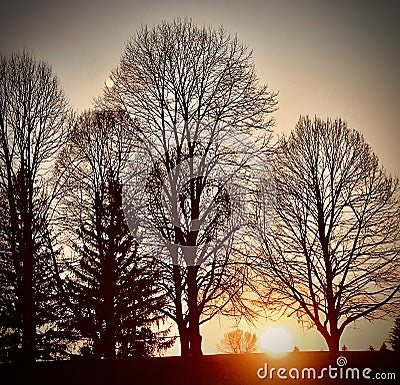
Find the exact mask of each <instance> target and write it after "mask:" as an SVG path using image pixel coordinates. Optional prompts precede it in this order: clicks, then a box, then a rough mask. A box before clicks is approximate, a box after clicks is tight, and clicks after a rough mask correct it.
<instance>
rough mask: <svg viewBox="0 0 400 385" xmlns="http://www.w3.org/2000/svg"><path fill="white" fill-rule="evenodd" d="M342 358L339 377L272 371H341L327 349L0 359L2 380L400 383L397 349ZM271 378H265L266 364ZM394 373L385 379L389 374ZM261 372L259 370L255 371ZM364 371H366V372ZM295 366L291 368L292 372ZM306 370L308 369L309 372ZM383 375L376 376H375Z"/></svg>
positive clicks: (63, 383) (59, 384)
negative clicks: (355, 371) (355, 374)
mask: <svg viewBox="0 0 400 385" xmlns="http://www.w3.org/2000/svg"><path fill="white" fill-rule="evenodd" d="M340 355H341V356H344V357H345V358H346V359H347V364H346V365H344V366H342V368H343V371H342V379H339V378H336V379H334V380H331V379H329V374H328V370H325V372H324V377H323V378H322V379H318V378H316V379H308V373H307V372H305V378H306V380H302V379H301V378H300V379H290V378H288V379H279V378H278V376H277V371H278V369H279V368H281V367H283V368H286V372H285V373H283V372H281V375H283V376H285V375H286V376H289V370H290V369H291V368H297V369H298V370H299V376H300V377H301V375H302V374H301V373H302V369H303V368H311V367H313V368H315V370H316V376H317V377H318V376H319V375H320V373H321V369H322V368H324V367H327V368H329V364H330V362H331V366H332V368H333V372H332V374H335V371H337V375H338V377H340V370H339V369H335V368H340V367H339V366H338V364H337V363H336V359H334V358H333V360H330V355H329V353H328V352H299V353H289V354H287V355H285V356H283V357H275V358H274V357H272V356H268V355H266V354H263V353H254V354H243V355H242V354H238V355H210V356H204V357H202V358H201V360H200V361H199V362H197V363H191V362H189V361H187V360H184V359H181V358H179V357H162V358H152V359H148V360H118V361H115V362H113V363H111V362H106V361H103V360H88V359H75V360H71V361H58V362H38V363H36V364H35V365H34V366H33V367H32V368H30V369H28V368H26V367H21V366H18V365H16V364H2V365H0V384H1V385H3V384H4V385H13V384H21V385H22V384H23V385H25V384H26V385H31V384H32V385H36V384H40V385H50V384H51V385H53V384H54V385H67V384H68V385H80V384H82V385H83V384H85V385H89V384H96V385H108V384H110V385H111V384H112V385H114V384H115V385H128V384H129V385H139V384H149V385H152V384H154V385H155V384H157V385H158V384H162V385H252V384H258V385H260V384H265V385H267V384H282V385H284V384H355V385H361V384H371V383H372V384H400V354H399V353H394V352H392V351H388V352H341V353H340ZM265 364H267V367H268V373H269V375H268V378H265V379H259V378H258V377H257V371H258V369H259V368H263V367H264V366H265ZM273 367H274V368H276V370H275V371H274V372H273V379H271V378H270V370H271V368H273ZM348 368H359V373H360V377H362V371H363V369H364V368H371V369H372V371H371V372H370V373H369V376H370V377H371V379H370V380H367V379H364V380H362V379H359V380H357V379H351V378H352V374H351V373H350V372H349V373H348V376H347V378H348V379H347V380H346V379H345V376H346V369H348ZM390 373H394V375H395V376H396V379H389V378H388V377H389V376H393V375H392V374H390ZM263 374H264V370H262V371H261V372H260V375H263ZM367 374H368V373H367ZM295 375H296V372H295V371H293V372H292V376H295ZM310 375H312V374H311V373H310ZM378 376H381V377H385V376H386V377H387V379H385V380H382V379H381V380H377V379H376V378H375V379H373V378H374V377H378Z"/></svg>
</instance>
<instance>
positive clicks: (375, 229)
mask: <svg viewBox="0 0 400 385" xmlns="http://www.w3.org/2000/svg"><path fill="white" fill-rule="evenodd" d="M273 168H274V175H275V179H276V180H275V182H276V191H277V198H276V199H277V202H276V218H275V222H274V225H273V228H272V230H271V231H270V232H264V231H262V232H261V233H262V237H263V240H264V246H265V247H264V250H265V256H266V259H265V261H266V263H265V264H264V266H265V267H266V268H267V271H272V273H273V280H274V282H272V285H273V287H274V289H275V294H274V295H273V296H272V297H271V298H269V299H270V300H272V304H275V305H276V309H278V310H281V309H285V310H286V311H287V312H289V313H290V314H293V313H295V314H296V315H297V316H298V317H299V318H300V319H302V320H307V321H309V322H310V323H311V325H312V326H315V327H316V329H317V330H318V331H319V332H320V333H321V334H322V336H323V337H324V339H325V340H326V342H327V344H328V346H329V350H330V351H332V352H337V351H338V349H339V340H340V336H341V335H342V333H343V331H344V330H345V328H346V327H347V326H348V325H350V324H351V323H353V322H355V321H357V320H359V319H361V318H366V319H368V320H371V319H377V318H381V317H384V316H385V315H387V313H386V312H387V310H388V307H389V306H391V305H393V304H394V303H395V301H397V300H398V292H399V287H400V286H399V259H398V255H399V181H398V179H397V178H393V177H390V176H388V175H387V174H386V173H385V171H384V169H383V168H381V167H380V166H379V162H378V158H377V156H376V155H375V154H374V153H373V152H372V150H371V147H370V146H369V145H368V144H366V142H365V141H364V139H363V137H362V135H361V134H360V133H359V132H357V131H355V130H352V129H350V128H348V126H347V124H346V123H345V122H344V121H342V120H341V119H337V120H334V121H331V120H327V121H326V122H325V121H323V120H321V119H319V118H315V119H314V120H311V119H310V118H309V117H301V118H300V120H299V122H298V124H297V126H296V128H295V129H294V131H293V132H292V134H291V135H290V136H289V137H288V138H286V137H285V138H283V139H282V141H281V143H280V146H279V149H278V150H277V152H276V161H275V162H274V167H273Z"/></svg>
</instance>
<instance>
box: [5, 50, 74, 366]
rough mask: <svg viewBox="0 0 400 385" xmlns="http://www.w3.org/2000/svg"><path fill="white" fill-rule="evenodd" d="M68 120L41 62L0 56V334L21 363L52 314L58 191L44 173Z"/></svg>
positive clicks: (37, 345) (36, 344) (63, 101)
mask: <svg viewBox="0 0 400 385" xmlns="http://www.w3.org/2000/svg"><path fill="white" fill-rule="evenodd" d="M68 120H69V112H68V106H67V102H66V99H65V97H64V93H63V91H62V89H61V87H60V84H59V81H58V79H57V78H56V76H55V75H54V74H53V72H52V70H51V68H50V66H49V65H48V64H47V63H46V62H43V61H38V60H36V59H35V58H34V57H33V55H31V54H29V53H27V52H25V51H24V52H22V53H14V54H12V55H10V56H9V57H5V56H1V58H0V163H1V166H0V188H1V194H2V197H4V200H5V205H4V210H5V212H4V214H5V218H6V219H5V222H6V227H7V242H6V249H5V250H2V254H1V257H2V266H1V268H2V274H3V275H2V279H1V284H2V297H1V299H2V302H1V314H2V316H1V332H2V334H3V333H4V334H3V337H4V338H3V339H2V341H3V342H5V343H6V345H7V346H8V347H9V348H10V349H11V348H12V346H14V348H15V347H16V348H17V350H20V349H18V346H19V345H20V344H22V354H21V356H22V358H23V359H24V360H32V359H33V358H34V356H35V355H36V356H40V354H39V350H40V339H45V340H46V339H48V338H49V336H48V335H43V330H45V329H49V322H50V320H51V319H52V318H54V317H56V316H57V314H56V313H54V309H52V307H51V303H54V301H55V298H56V297H57V293H56V289H55V288H54V287H52V286H51V284H52V283H54V281H55V280H56V277H55V276H56V268H55V259H54V256H55V254H54V250H53V248H52V244H51V238H52V237H51V236H50V228H49V226H50V223H49V220H50V217H51V213H52V205H51V203H52V199H53V197H54V194H55V192H56V191H57V190H56V189H55V187H54V185H51V182H50V180H49V179H50V178H49V175H51V173H50V172H49V169H50V162H51V161H52V160H54V156H55V154H56V153H57V151H58V149H59V148H60V147H61V146H62V144H63V141H64V138H65V132H66V124H67V123H68ZM39 327H41V328H40V329H39ZM50 329H51V328H50ZM51 332H52V331H51V330H50V333H51ZM53 332H54V331H53ZM47 342H48V341H47ZM14 350H15V349H14Z"/></svg>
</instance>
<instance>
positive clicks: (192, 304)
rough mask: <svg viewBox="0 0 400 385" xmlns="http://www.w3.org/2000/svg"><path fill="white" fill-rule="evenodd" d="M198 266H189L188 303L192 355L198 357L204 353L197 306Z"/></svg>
mask: <svg viewBox="0 0 400 385" xmlns="http://www.w3.org/2000/svg"><path fill="white" fill-rule="evenodd" d="M198 269H199V267H198V266H188V305H189V340H190V356H191V357H192V358H198V357H201V356H202V355H203V352H202V350H201V340H202V338H201V335H200V325H199V321H200V319H199V317H200V314H199V310H198V306H197V271H198Z"/></svg>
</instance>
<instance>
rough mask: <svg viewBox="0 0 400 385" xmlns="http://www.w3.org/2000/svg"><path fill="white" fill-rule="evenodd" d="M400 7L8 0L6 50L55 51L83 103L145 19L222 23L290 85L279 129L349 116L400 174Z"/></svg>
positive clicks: (66, 83) (1, 47) (50, 57)
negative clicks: (302, 120)
mask: <svg viewBox="0 0 400 385" xmlns="http://www.w3.org/2000/svg"><path fill="white" fill-rule="evenodd" d="M399 11H400V2H398V1H366V0H364V1H349V0H347V1H322V0H321V1H316V0H310V1H301V0H297V1H296V0H293V1H267V0H264V1H253V0H243V1H222V0H219V1H211V0H207V1H202V2H200V1H189V0H186V1H178V0H175V1H161V0H159V1H154V0H146V1H142V2H139V1H127V0H116V1H107V0H103V1H95V0H93V1H78V0H70V1H68V2H67V1H55V0H47V1H43V0H42V1H41V0H36V1H18V0H14V1H13V2H11V1H10V2H8V4H7V5H2V21H1V23H0V51H1V52H2V53H7V52H10V51H12V50H19V49H22V48H24V47H26V48H28V49H30V50H32V51H33V52H34V53H35V54H36V55H37V56H38V57H40V58H44V59H46V60H47V61H48V62H49V63H50V64H51V65H52V66H53V69H54V71H55V72H56V73H57V74H58V76H59V77H60V80H61V83H62V85H63V87H64V89H65V92H66V94H67V96H68V98H69V99H70V101H71V104H72V105H73V106H74V107H75V108H76V109H77V110H80V111H81V110H83V109H85V108H88V107H90V106H91V101H92V98H94V97H97V96H99V95H100V93H101V89H102V87H103V86H104V81H105V79H106V78H107V77H108V74H109V72H110V70H111V69H112V68H113V67H115V66H116V65H117V64H118V61H119V57H120V55H121V54H122V52H123V49H124V46H125V43H126V42H127V40H128V39H129V38H130V37H131V36H132V35H133V34H134V33H135V31H136V30H137V28H138V27H139V26H140V24H151V25H152V24H155V23H158V22H159V21H161V20H163V19H166V20H171V19H173V18H175V17H191V18H192V19H193V20H194V21H195V22H197V23H198V24H203V23H205V24H211V25H214V26H219V25H221V24H222V25H224V26H225V28H226V29H227V30H228V31H229V32H231V33H237V35H238V37H239V39H240V40H242V41H244V42H245V43H246V44H247V45H248V46H249V47H250V48H251V49H253V51H254V58H255V63H256V68H257V72H258V75H259V77H260V80H261V82H263V83H267V84H268V85H269V86H270V88H271V89H273V90H275V91H279V92H280V94H279V111H278V112H277V113H276V114H275V116H276V121H277V125H276V128H275V132H276V133H282V132H286V133H287V132H289V131H290V130H291V129H292V128H293V127H294V125H295V123H296V121H297V120H298V117H299V115H300V114H311V115H315V114H317V115H320V116H321V117H324V118H325V117H327V116H329V117H331V118H335V117H338V116H340V117H342V118H344V119H345V120H347V122H348V123H349V125H350V126H351V127H353V128H356V129H358V130H359V131H361V132H362V133H363V134H364V136H365V138H366V140H367V142H368V143H370V144H371V145H372V147H373V149H374V151H375V152H376V154H377V155H378V156H379V158H380V160H381V161H382V164H383V165H384V166H385V167H386V169H387V170H388V171H389V172H391V173H394V174H397V175H398V176H400V151H399V149H398V147H399V144H400V125H399V124H400V92H399V90H400V88H399V85H400V72H399V68H400V61H399V59H400V44H399V37H400V36H399V35H400V34H399V23H398V18H399ZM389 326H390V325H389V324H384V325H383V326H382V327H381V329H380V328H377V327H375V328H374V329H373V330H374V332H373V333H372V334H368V333H369V330H370V329H369V328H367V329H363V330H361V332H357V333H358V336H359V337H353V339H351V338H350V337H349V338H350V339H349V341H350V343H348V342H347V341H345V342H346V343H347V344H348V345H349V347H350V348H360V349H361V348H365V349H366V348H367V347H368V345H369V343H370V342H368V345H367V346H364V345H365V344H366V343H367V342H365V344H364V345H363V342H362V340H360V338H365V337H366V336H368V338H370V339H371V342H374V341H375V340H376V341H380V342H381V341H382V339H383V338H385V337H386V335H385V333H386V332H387V328H388V327H389ZM357 333H356V334H357ZM363 335H364V337H362V336H363ZM373 339H375V340H374V341H372V340H373ZM309 340H310V338H309ZM355 341H358V342H355ZM380 342H379V343H380ZM318 343H319V342H318ZM352 343H353V346H352ZM375 343H378V342H375ZM213 344H214V345H215V342H213ZM304 344H307V342H304ZM320 345H321V346H322V345H323V344H320ZM206 346H207V349H205V350H206V351H207V350H208V351H212V348H211V347H208V345H206ZM210 346H211V345H210ZM315 346H317V345H315ZM317 348H319V345H318V347H317Z"/></svg>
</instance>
